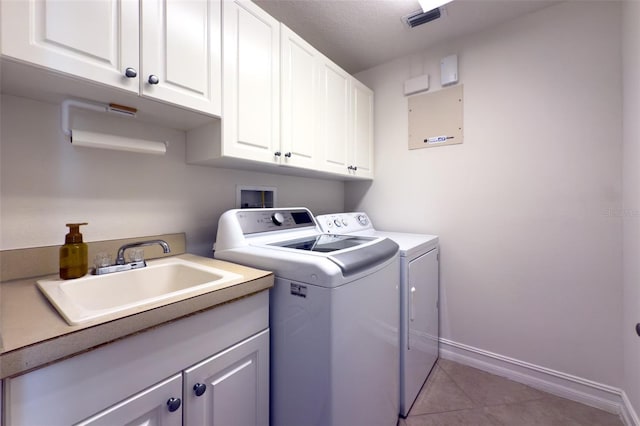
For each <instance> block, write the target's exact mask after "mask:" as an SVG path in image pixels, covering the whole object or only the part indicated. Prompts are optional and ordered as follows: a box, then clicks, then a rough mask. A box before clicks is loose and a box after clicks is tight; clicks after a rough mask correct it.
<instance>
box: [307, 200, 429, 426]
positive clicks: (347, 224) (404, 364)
mask: <svg viewBox="0 0 640 426" xmlns="http://www.w3.org/2000/svg"><path fill="white" fill-rule="evenodd" d="M316 220H317V221H318V224H319V226H320V227H321V228H322V230H323V231H324V232H326V233H330V234H344V235H361V236H376V237H386V238H389V239H391V240H393V241H395V242H396V243H397V244H398V245H399V246H400V260H401V261H400V411H399V413H400V415H401V416H403V417H406V416H407V414H408V413H409V410H410V409H411V406H412V405H413V403H414V402H415V400H416V398H417V396H418V393H420V389H421V388H422V386H423V384H424V382H425V381H426V380H427V377H428V375H429V373H430V372H431V370H432V369H433V366H434V364H435V362H436V360H437V359H438V338H439V309H438V308H439V305H438V300H439V247H438V237H437V236H435V235H425V234H408V233H399V232H384V231H377V230H376V229H375V228H374V227H373V224H372V223H371V220H370V219H369V217H368V216H367V215H366V213H362V212H354V213H339V214H329V215H320V216H317V217H316Z"/></svg>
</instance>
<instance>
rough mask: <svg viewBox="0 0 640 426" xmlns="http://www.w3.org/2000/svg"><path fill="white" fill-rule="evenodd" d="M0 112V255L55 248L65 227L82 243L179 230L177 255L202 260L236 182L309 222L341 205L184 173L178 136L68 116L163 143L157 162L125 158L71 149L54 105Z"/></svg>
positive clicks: (274, 182) (318, 191)
mask: <svg viewBox="0 0 640 426" xmlns="http://www.w3.org/2000/svg"><path fill="white" fill-rule="evenodd" d="M1 112H2V120H1V125H0V131H1V133H0V142H1V146H0V157H1V159H0V160H1V163H0V166H1V171H0V185H1V194H0V195H1V198H0V202H1V204H0V216H1V217H2V221H1V225H0V231H1V233H0V239H1V243H0V249H2V250H6V249H14V248H24V247H37V246H46V245H57V244H62V243H63V242H64V235H65V234H66V232H67V231H66V227H65V224H66V223H69V222H74V221H81V222H85V221H86V222H89V225H88V226H86V227H84V230H83V234H84V237H85V241H96V240H107V239H116V238H126V237H136V236H147V235H155V234H161V233H171V232H186V234H187V250H188V251H190V252H192V253H196V254H201V255H206V256H210V255H211V246H212V244H213V241H214V240H215V233H216V231H217V224H218V217H219V216H220V214H221V213H222V212H224V211H225V210H227V209H230V208H235V197H236V185H237V184H242V185H259V186H275V187H277V190H278V204H279V206H292V205H302V206H308V207H309V208H310V209H311V211H312V212H314V213H315V214H322V213H331V212H333V211H339V210H341V209H342V207H343V200H344V184H343V183H342V182H340V181H329V180H320V179H307V178H300V177H289V176H279V175H274V174H267V173H257V172H246V171H240V170H227V169H215V168H211V167H200V166H190V165H186V164H185V162H184V158H185V134H184V132H181V131H175V130H171V129H166V128H160V127H157V126H155V127H154V126H149V125H144V124H140V123H137V122H136V121H135V120H127V119H122V118H112V119H108V118H105V117H97V116H95V115H94V116H93V117H92V116H90V115H88V114H90V113H85V114H82V113H80V112H78V113H74V115H73V117H74V118H73V120H74V121H73V125H74V126H76V127H78V128H82V127H85V128H93V129H95V130H96V131H104V132H113V133H120V134H123V135H126V134H128V135H131V136H133V137H139V138H147V139H157V140H163V139H165V140H169V148H168V152H167V155H166V156H164V157H158V156H153V155H145V154H128V153H123V152H117V151H106V150H99V149H91V148H77V147H74V146H72V145H71V144H70V143H69V142H68V139H65V138H64V136H63V135H62V132H61V130H60V124H59V113H60V108H59V105H53V104H48V103H43V102H36V101H33V100H29V99H25V98H20V97H15V96H8V95H3V96H2V106H1ZM95 117H97V119H96V118H95Z"/></svg>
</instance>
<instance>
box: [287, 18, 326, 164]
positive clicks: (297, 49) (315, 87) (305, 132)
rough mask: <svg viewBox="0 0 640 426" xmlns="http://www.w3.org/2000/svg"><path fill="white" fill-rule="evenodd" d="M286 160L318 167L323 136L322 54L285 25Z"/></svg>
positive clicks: (291, 162) (289, 162)
mask: <svg viewBox="0 0 640 426" xmlns="http://www.w3.org/2000/svg"><path fill="white" fill-rule="evenodd" d="M280 35H281V43H282V46H281V55H282V58H281V65H282V69H281V73H282V91H281V94H282V111H281V113H282V117H281V123H282V128H281V148H282V149H281V152H282V164H285V165H293V166H299V167H306V168H315V167H316V163H317V161H318V154H317V153H316V147H317V146H318V142H319V141H320V138H319V137H318V136H317V134H318V131H319V130H320V125H319V118H320V115H319V114H318V112H319V109H320V78H319V77H320V67H321V64H322V62H321V60H320V58H321V56H322V55H321V54H320V53H319V52H318V51H317V50H316V49H314V48H313V46H311V45H310V44H309V43H307V42H306V41H304V40H303V39H302V38H301V37H300V36H298V35H297V34H295V33H294V32H293V31H291V30H290V29H289V28H287V27H286V26H285V25H282V26H281V34H280Z"/></svg>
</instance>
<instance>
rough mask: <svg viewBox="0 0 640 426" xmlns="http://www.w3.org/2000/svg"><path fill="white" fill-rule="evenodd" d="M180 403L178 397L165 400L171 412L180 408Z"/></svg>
mask: <svg viewBox="0 0 640 426" xmlns="http://www.w3.org/2000/svg"><path fill="white" fill-rule="evenodd" d="M180 404H182V401H181V400H180V398H169V400H168V401H167V407H168V409H169V411H170V412H172V413H173V412H174V411H176V410H177V409H178V408H180Z"/></svg>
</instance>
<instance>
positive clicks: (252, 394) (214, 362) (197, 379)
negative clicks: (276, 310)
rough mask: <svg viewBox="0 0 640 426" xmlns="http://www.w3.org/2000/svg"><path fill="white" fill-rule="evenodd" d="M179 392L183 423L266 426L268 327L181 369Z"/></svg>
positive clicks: (267, 409) (191, 424)
mask: <svg viewBox="0 0 640 426" xmlns="http://www.w3.org/2000/svg"><path fill="white" fill-rule="evenodd" d="M203 386H204V387H203ZM196 391H197V393H196ZM183 393H184V400H185V410H184V425H185V426H201V425H219V426H230V425H241V426H251V425H265V426H266V425H268V424H269V330H264V331H263V332H261V333H259V334H256V335H255V336H253V337H251V338H249V339H247V340H244V341H243V342H241V343H239V344H237V345H235V346H232V347H230V348H229V349H227V350H225V351H223V352H221V353H219V354H217V355H214V356H213V357H211V358H209V359H206V360H204V361H202V362H201V363H199V364H196V365H194V366H193V367H191V368H189V369H187V370H185V371H184V391H183Z"/></svg>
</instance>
